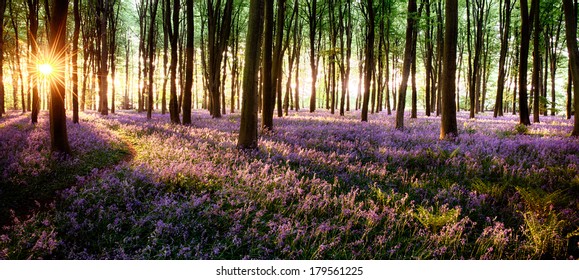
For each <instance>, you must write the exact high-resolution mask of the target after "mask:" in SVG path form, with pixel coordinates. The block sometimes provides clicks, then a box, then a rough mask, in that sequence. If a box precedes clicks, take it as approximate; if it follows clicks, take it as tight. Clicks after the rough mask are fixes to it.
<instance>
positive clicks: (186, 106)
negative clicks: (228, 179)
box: [183, 0, 233, 124]
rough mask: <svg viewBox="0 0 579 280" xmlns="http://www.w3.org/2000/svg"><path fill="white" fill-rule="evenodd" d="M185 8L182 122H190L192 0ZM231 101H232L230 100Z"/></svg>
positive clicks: (188, 1) (192, 34)
mask: <svg viewBox="0 0 579 280" xmlns="http://www.w3.org/2000/svg"><path fill="white" fill-rule="evenodd" d="M185 7H186V9H187V43H186V52H187V55H186V59H187V61H186V62H185V64H186V66H185V67H186V69H185V93H184V94H183V124H191V87H192V86H193V51H194V49H193V47H194V46H193V36H194V35H195V34H194V33H193V30H194V29H193V28H194V26H193V0H186V1H185ZM232 103H233V101H232Z"/></svg>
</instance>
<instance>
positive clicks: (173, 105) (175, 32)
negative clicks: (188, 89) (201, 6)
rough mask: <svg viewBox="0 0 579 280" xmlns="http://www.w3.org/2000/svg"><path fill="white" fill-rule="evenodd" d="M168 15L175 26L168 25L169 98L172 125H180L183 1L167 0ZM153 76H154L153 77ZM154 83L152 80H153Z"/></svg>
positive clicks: (168, 19) (168, 18)
mask: <svg viewBox="0 0 579 280" xmlns="http://www.w3.org/2000/svg"><path fill="white" fill-rule="evenodd" d="M166 1H167V2H166V3H167V6H166V9H167V11H166V13H167V17H166V18H167V21H168V22H170V19H171V17H172V20H173V24H172V26H171V25H168V27H169V28H168V30H169V42H170V44H171V64H170V66H169V71H170V73H171V78H170V79H171V81H170V83H171V93H170V95H171V96H170V97H169V114H170V116H171V123H175V124H179V123H180V120H179V103H178V100H177V59H178V57H177V56H178V53H177V51H178V46H177V42H178V41H177V40H178V37H179V10H180V9H181V1H180V0H175V1H174V2H173V3H172V7H171V3H170V0H166ZM171 8H173V13H172V14H171V11H170V10H171ZM151 76H152V75H151ZM151 82H152V80H151Z"/></svg>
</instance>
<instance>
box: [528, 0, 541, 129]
mask: <svg viewBox="0 0 579 280" xmlns="http://www.w3.org/2000/svg"><path fill="white" fill-rule="evenodd" d="M532 3H533V4H532V5H533V6H535V5H536V7H531V11H532V14H531V15H530V16H532V17H533V20H534V32H533V74H532V82H531V83H532V86H533V87H532V91H531V92H532V94H533V122H534V123H538V122H539V115H540V113H541V112H540V109H541V108H540V104H539V101H540V96H541V78H540V75H541V74H540V73H541V49H540V48H541V47H540V45H541V29H540V28H541V22H540V21H539V15H540V13H539V0H534V1H533V2H532Z"/></svg>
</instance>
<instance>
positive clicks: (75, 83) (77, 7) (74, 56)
mask: <svg viewBox="0 0 579 280" xmlns="http://www.w3.org/2000/svg"><path fill="white" fill-rule="evenodd" d="M79 33H80V0H74V33H73V35H72V122H73V123H78V37H79Z"/></svg>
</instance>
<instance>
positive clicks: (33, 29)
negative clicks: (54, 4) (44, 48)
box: [0, 0, 40, 124]
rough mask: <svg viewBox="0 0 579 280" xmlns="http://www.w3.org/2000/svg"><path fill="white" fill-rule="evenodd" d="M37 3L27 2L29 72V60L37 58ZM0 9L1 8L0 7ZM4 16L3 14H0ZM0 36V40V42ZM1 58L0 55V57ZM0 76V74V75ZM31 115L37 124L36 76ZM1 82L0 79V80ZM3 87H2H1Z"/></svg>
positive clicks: (31, 67) (35, 77)
mask: <svg viewBox="0 0 579 280" xmlns="http://www.w3.org/2000/svg"><path fill="white" fill-rule="evenodd" d="M38 2H39V0H27V2H26V3H27V4H28V16H29V20H30V42H29V45H30V46H31V48H32V55H31V56H29V61H28V67H29V70H28V71H29V72H35V71H36V69H35V65H36V62H35V61H30V60H31V59H36V58H37V57H38V45H37V43H36V42H37V36H38ZM0 8H1V7H0ZM2 14H4V12H2ZM2 38H3V37H2V36H0V40H2ZM0 56H1V55H0ZM0 75H1V74H0ZM32 76H33V77H32V105H31V107H32V108H31V109H32V114H31V121H32V123H33V124H35V123H38V113H39V112H40V96H39V94H38V74H36V75H32ZM0 80H2V79H0ZM2 87H3V85H2Z"/></svg>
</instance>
